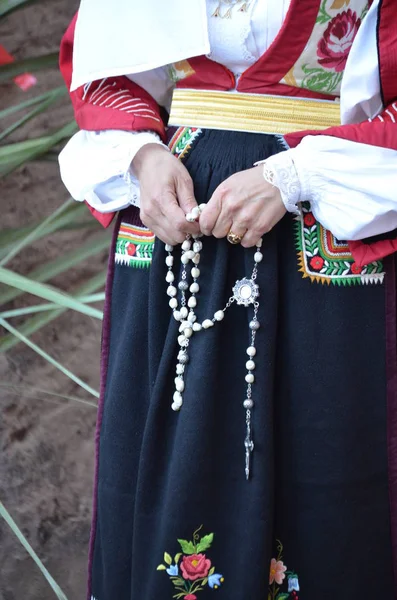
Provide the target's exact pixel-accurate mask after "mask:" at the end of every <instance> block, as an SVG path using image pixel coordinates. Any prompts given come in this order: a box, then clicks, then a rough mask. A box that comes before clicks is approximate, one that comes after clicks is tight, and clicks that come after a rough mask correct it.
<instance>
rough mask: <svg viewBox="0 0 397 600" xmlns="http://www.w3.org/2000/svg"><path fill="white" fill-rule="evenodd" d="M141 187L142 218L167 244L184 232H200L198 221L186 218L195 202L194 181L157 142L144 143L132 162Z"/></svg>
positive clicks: (180, 237)
mask: <svg viewBox="0 0 397 600" xmlns="http://www.w3.org/2000/svg"><path fill="white" fill-rule="evenodd" d="M132 165H133V169H134V174H135V175H136V176H137V178H138V180H139V184H140V191H141V201H140V207H141V213H140V216H141V220H142V223H143V224H144V225H146V227H148V228H149V229H150V230H151V231H153V233H154V234H155V235H156V236H157V237H159V238H160V239H161V240H162V241H163V242H165V243H166V244H171V245H173V246H174V245H175V244H180V243H182V242H183V241H184V239H185V237H186V234H187V233H190V234H196V233H199V226H198V223H189V222H188V221H186V215H187V213H189V212H191V210H192V209H193V208H194V207H195V206H197V202H196V200H195V198H194V189H193V181H192V179H191V177H190V175H189V173H188V171H187V169H186V167H185V166H184V165H183V164H182V163H181V161H180V160H178V159H177V158H176V157H175V156H173V155H172V154H171V153H170V152H169V151H168V150H167V149H166V148H164V147H163V146H161V145H160V144H146V145H145V146H143V147H142V148H141V149H140V150H139V151H138V152H137V154H136V156H135V158H134V160H133V162H132Z"/></svg>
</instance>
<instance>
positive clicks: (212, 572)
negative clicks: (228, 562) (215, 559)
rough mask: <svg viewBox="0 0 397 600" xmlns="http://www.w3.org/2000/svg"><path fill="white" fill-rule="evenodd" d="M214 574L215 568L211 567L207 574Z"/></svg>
mask: <svg viewBox="0 0 397 600" xmlns="http://www.w3.org/2000/svg"><path fill="white" fill-rule="evenodd" d="M214 573H215V567H212V569H211V570H210V572H209V573H208V575H213V574H214Z"/></svg>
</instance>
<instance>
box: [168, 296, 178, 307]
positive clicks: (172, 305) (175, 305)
mask: <svg viewBox="0 0 397 600" xmlns="http://www.w3.org/2000/svg"><path fill="white" fill-rule="evenodd" d="M168 304H169V305H170V307H171V308H176V307H177V306H178V300H177V299H176V298H171V299H170V301H169V302H168Z"/></svg>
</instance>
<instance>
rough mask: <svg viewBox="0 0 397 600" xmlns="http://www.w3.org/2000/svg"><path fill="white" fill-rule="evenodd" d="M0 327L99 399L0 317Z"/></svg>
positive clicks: (82, 383) (97, 394)
mask: <svg viewBox="0 0 397 600" xmlns="http://www.w3.org/2000/svg"><path fill="white" fill-rule="evenodd" d="M0 325H1V326H2V327H4V329H7V331H9V332H10V333H12V334H13V335H15V336H16V337H17V338H19V339H20V340H21V342H24V343H25V344H26V345H27V346H29V348H31V349H32V350H34V351H35V352H37V354H38V355H39V356H41V357H42V358H44V359H45V360H46V361H47V362H49V363H50V364H51V365H52V366H53V367H56V368H57V369H58V370H59V371H61V373H63V374H64V375H66V377H69V379H71V380H72V381H74V382H75V383H77V385H79V386H80V387H81V388H83V389H84V390H86V391H87V392H89V393H90V394H92V395H93V396H95V398H99V392H97V391H96V390H94V389H93V388H92V387H91V386H89V385H88V384H87V383H85V381H83V380H82V379H80V377H77V375H74V374H73V373H72V372H71V371H69V369H66V367H64V366H63V365H61V363H59V362H58V361H57V360H55V358H52V356H50V355H49V354H48V353H47V352H45V351H44V350H43V349H42V348H40V347H39V346H38V345H37V344H34V343H33V342H32V341H31V340H29V339H28V338H27V337H25V336H24V335H22V333H21V332H20V331H18V329H15V327H13V326H12V325H10V324H9V323H8V321H6V320H5V319H2V318H1V317H0Z"/></svg>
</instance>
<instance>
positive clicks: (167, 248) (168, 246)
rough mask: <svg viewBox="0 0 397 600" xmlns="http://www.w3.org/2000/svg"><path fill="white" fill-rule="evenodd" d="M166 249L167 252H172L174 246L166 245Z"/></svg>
mask: <svg viewBox="0 0 397 600" xmlns="http://www.w3.org/2000/svg"><path fill="white" fill-rule="evenodd" d="M165 249H166V251H167V252H172V251H173V249H174V246H171V244H166V245H165Z"/></svg>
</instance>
